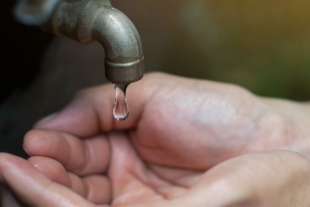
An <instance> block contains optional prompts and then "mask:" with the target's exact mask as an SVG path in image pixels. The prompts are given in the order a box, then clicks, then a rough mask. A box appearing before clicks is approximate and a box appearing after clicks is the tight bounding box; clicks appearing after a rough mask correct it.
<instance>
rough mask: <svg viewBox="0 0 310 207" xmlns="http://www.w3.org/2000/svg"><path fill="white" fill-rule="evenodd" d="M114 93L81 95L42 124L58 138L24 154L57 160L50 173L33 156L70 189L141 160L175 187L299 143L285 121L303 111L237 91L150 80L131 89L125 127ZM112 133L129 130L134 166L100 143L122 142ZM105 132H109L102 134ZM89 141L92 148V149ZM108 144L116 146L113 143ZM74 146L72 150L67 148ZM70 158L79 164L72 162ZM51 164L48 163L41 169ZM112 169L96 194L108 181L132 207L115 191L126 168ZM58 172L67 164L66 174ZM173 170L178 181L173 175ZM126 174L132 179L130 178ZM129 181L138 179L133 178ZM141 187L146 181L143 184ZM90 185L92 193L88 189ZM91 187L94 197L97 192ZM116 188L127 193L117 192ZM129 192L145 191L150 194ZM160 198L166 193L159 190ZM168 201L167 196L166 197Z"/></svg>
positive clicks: (46, 137) (31, 143)
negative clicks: (116, 114)
mask: <svg viewBox="0 0 310 207" xmlns="http://www.w3.org/2000/svg"><path fill="white" fill-rule="evenodd" d="M110 89H111V87H110ZM110 89H109V88H108V86H104V87H100V88H94V89H89V90H86V91H83V92H81V93H79V94H78V95H77V96H76V98H75V99H74V100H73V102H72V103H71V104H69V106H68V107H67V108H66V109H64V110H63V111H62V112H60V113H59V114H57V115H56V116H54V117H52V118H51V117H50V118H49V119H46V120H43V121H41V122H40V123H39V124H38V125H37V126H36V127H37V128H41V129H49V130H56V131H59V132H61V133H59V134H57V133H56V134H55V132H49V131H32V132H30V133H29V134H28V135H27V137H26V140H25V148H26V150H27V151H28V152H29V154H31V155H35V156H45V157H50V158H52V159H54V160H56V161H55V162H56V163H57V164H55V163H54V164H55V165H56V166H58V167H55V169H58V170H56V171H54V172H53V171H52V170H51V169H50V168H48V166H54V165H53V164H52V163H53V162H54V161H53V160H46V158H42V157H41V158H40V157H33V158H31V159H30V161H31V162H32V163H33V164H34V165H35V166H36V167H37V168H38V169H40V170H41V171H43V172H44V173H45V174H47V175H48V176H49V177H51V178H52V179H53V180H55V181H56V182H59V183H61V184H63V185H67V186H69V187H70V185H71V184H70V183H68V180H69V181H70V180H71V181H72V178H71V177H72V176H73V177H74V178H73V179H75V178H79V176H81V177H80V179H77V180H78V181H77V183H79V184H81V183H82V184H83V183H84V185H85V182H86V183H88V181H85V180H84V176H87V177H88V176H96V174H98V173H101V174H102V173H103V172H106V171H107V162H108V161H109V160H110V159H111V160H110V162H111V163H122V164H121V165H119V167H116V169H122V168H124V167H122V166H128V164H127V165H126V163H130V166H129V167H127V171H128V169H131V166H137V165H138V164H137V165H136V163H139V162H138V161H137V160H139V159H140V160H143V161H144V162H145V163H146V164H147V168H151V172H153V175H152V176H155V177H156V176H159V178H162V179H163V180H159V181H158V180H157V181H158V182H159V183H162V181H163V182H168V183H170V182H172V181H171V179H172V180H173V182H172V183H174V182H175V180H174V178H175V177H178V176H180V177H179V178H180V179H181V180H184V179H185V180H187V176H184V174H183V173H185V174H189V175H190V176H188V177H189V180H195V179H196V180H197V179H200V178H201V173H202V172H204V171H206V170H207V169H209V168H210V167H212V166H214V165H216V164H218V163H219V162H221V161H223V160H226V159H229V158H231V157H234V156H237V155H240V154H245V153H248V152H252V151H261V150H267V149H279V148H280V149H281V148H283V149H286V148H290V147H291V146H294V145H295V143H298V142H294V141H296V139H291V140H290V139H289V136H292V135H295V134H293V133H292V132H294V130H293V126H296V125H292V127H291V126H289V124H288V123H295V122H294V118H296V116H299V117H302V115H305V113H303V114H302V113H297V115H296V113H292V114H289V113H287V112H286V111H285V113H284V110H281V109H283V108H285V107H284V106H290V104H289V103H285V104H283V103H280V102H279V101H274V100H263V99H260V98H258V97H256V96H254V95H252V94H250V93H248V92H247V91H245V90H243V89H241V88H239V87H236V86H231V85H224V84H219V83H212V82H206V81H193V80H188V79H181V78H175V77H172V76H165V75H150V76H148V77H146V78H145V79H144V80H143V81H140V82H139V84H136V85H134V84H133V85H132V87H130V88H129V92H128V102H129V105H130V107H131V115H130V117H129V119H128V120H127V121H126V122H115V121H114V120H113V118H112V104H113V99H114V97H113V96H114V93H113V91H112V90H110ZM296 105H297V104H296ZM275 106H277V108H275ZM280 106H281V107H282V108H281V107H280ZM303 107H304V106H301V105H298V107H297V106H296V107H295V108H296V111H298V110H300V109H302V108H303ZM290 110H291V111H293V112H296V111H294V110H292V109H290ZM301 111H302V110H301ZM112 130H126V134H125V135H124V134H123V135H121V136H126V139H128V140H130V142H132V143H129V145H130V146H134V148H135V149H136V150H137V151H138V155H137V157H138V159H132V160H134V161H132V160H131V161H130V158H129V157H130V156H125V157H128V159H129V160H128V159H127V160H126V159H123V160H125V161H123V162H120V161H118V160H117V159H116V161H114V162H113V155H114V153H113V152H118V153H116V154H120V155H114V157H115V156H116V157H118V156H121V155H122V153H121V152H122V151H123V150H119V149H118V148H116V150H113V149H112V153H111V156H112V157H109V154H110V152H109V150H108V149H107V148H108V147H105V146H109V145H108V144H104V142H107V141H102V140H106V139H107V137H109V138H108V140H118V138H112V139H111V137H113V136H116V137H118V135H113V134H111V133H109V132H111V131H112ZM63 132H65V133H63ZM275 132H276V133H275ZM288 132H290V133H288ZM102 133H107V134H105V135H103V134H102ZM51 137H53V139H51ZM292 137H294V136H292ZM295 138H296V137H295ZM73 140H75V141H73ZM99 140H101V141H99ZM92 142H93V144H91V143H92ZM110 142H111V147H112V146H113V144H112V141H110ZM70 143H71V144H70ZM78 143H79V144H78ZM299 144H300V143H299ZM70 145H72V146H71V147H70ZM46 146H48V148H46ZM85 146H88V147H85ZM89 146H92V147H90V149H91V150H89V152H88V153H86V154H85V149H86V148H89ZM115 146H117V144H116V145H115ZM295 146H296V145H295ZM112 148H113V147H112ZM129 148H130V147H129ZM131 148H133V147H131ZM73 149H74V150H73ZM103 149H106V150H103ZM120 149H121V148H120ZM306 149H307V148H306ZM110 150H111V149H110ZM83 152H84V153H83ZM86 152H87V150H86ZM90 152H91V153H90ZM71 153H72V154H71ZM86 155H87V156H86ZM85 156H86V157H87V160H89V162H90V163H91V164H87V166H88V170H85V169H84V168H83V169H81V168H79V166H81V165H82V166H83V164H81V163H83V159H84V164H85ZM123 156H124V154H123ZM69 158H75V159H72V160H70V159H69ZM42 160H44V162H43V161H42ZM120 160H122V158H120ZM49 162H50V164H49V165H45V164H44V163H49ZM59 163H60V164H61V165H59ZM111 163H110V165H111V166H110V168H109V169H110V170H109V173H108V178H105V177H102V176H101V177H100V178H101V181H100V182H99V181H98V180H97V179H95V180H96V182H95V183H97V184H98V183H101V185H100V186H99V187H98V186H97V187H96V186H95V187H93V188H94V189H106V187H104V185H106V181H107V180H108V181H109V182H111V183H112V184H111V185H112V189H113V190H112V195H113V199H112V200H113V203H114V204H115V205H117V204H119V203H120V204H122V203H126V202H128V201H126V198H125V199H123V198H121V199H119V197H120V196H119V194H118V193H116V192H115V191H114V187H115V186H126V184H122V183H126V182H125V181H124V180H122V178H123V177H126V176H124V175H126V169H125V170H116V171H115V172H116V173H111V172H113V170H112V169H113V167H112V166H113V165H112V164H111ZM59 166H64V168H63V167H59ZM138 166H139V165H138ZM125 168H126V167H125ZM137 168H139V167H137ZM175 168H176V169H175ZM135 169H136V168H135ZM141 169H142V172H145V170H143V167H142V168H141V167H140V170H141ZM184 169H185V170H184ZM65 170H68V171H69V172H70V173H69V175H68V176H69V178H68V176H59V172H62V173H63V172H65ZM170 170H172V171H173V172H174V173H176V174H177V175H176V174H174V173H171V172H170ZM121 171H125V173H123V175H122V176H119V177H117V178H113V175H114V174H118V173H117V172H121ZM55 172H56V173H55ZM127 174H132V173H128V172H127ZM55 175H57V176H55ZM63 175H64V174H63ZM77 175H78V176H77ZM140 175H141V174H140ZM169 175H170V176H171V177H170V176H169ZM192 175H194V176H192ZM53 176H54V177H53ZM152 176H151V177H152ZM167 176H168V177H167ZM142 177H143V176H142ZM184 177H186V178H184ZM59 178H66V179H64V180H67V181H66V182H67V183H65V181H63V180H59ZM97 178H98V177H97ZM57 179H58V180H57ZM139 179H140V181H141V179H142V178H141V176H140V177H139V176H138V180H139ZM144 179H145V177H144ZM153 179H154V178H152V179H151V180H153ZM104 180H105V181H104ZM125 180H126V179H125ZM127 180H129V181H131V180H134V179H131V178H128V179H127ZM97 181H98V182H97ZM144 181H145V180H143V179H142V184H143V182H144ZM157 181H156V182H157ZM73 183H75V182H73ZM134 183H135V182H134ZM147 183H149V181H147ZM157 184H158V183H157ZM157 184H156V185H157ZM87 185H88V187H89V185H91V184H89V183H88V184H87ZM152 185H153V184H152ZM71 187H72V186H71ZM80 187H81V186H80ZM80 187H78V188H77V189H75V188H76V187H73V191H75V192H78V193H79V194H81V195H84V197H87V196H86V195H87V190H86V189H85V186H84V187H82V188H80ZM172 187H173V188H174V187H176V188H177V189H175V190H171V189H170V188H169V187H168V189H169V190H168V191H167V192H173V194H175V193H174V192H182V191H183V192H184V189H179V188H178V187H180V186H172ZM181 187H182V185H181ZM160 188H162V186H161V187H160ZM164 188H165V187H164ZM81 189H82V190H81ZM94 189H93V191H92V192H100V191H99V190H94ZM118 189H125V188H123V187H119V188H118ZM134 189H139V187H137V186H135V187H134ZM88 190H89V189H88ZM185 190H186V189H185ZM81 191H83V192H81ZM85 191H86V192H85ZM127 191H128V189H127ZM131 191H132V190H131ZM151 191H152V190H151ZM132 192H145V190H143V191H136V190H135V191H132ZM146 192H148V191H146ZM88 193H89V192H88ZM109 193H110V191H107V192H105V196H104V197H105V199H107V198H108V197H109V196H107V195H108V194H109ZM125 194H126V190H125ZM161 194H164V193H163V192H161V193H160V195H161ZM177 194H178V193H177ZM121 195H122V193H121ZM127 195H128V194H127ZM129 195H130V196H129V197H130V199H129V200H131V202H132V200H139V202H141V201H145V200H143V199H142V200H141V199H140V198H138V199H137V198H135V196H133V195H131V194H129ZM151 195H152V193H151ZM164 195H165V194H164ZM93 196H94V195H93ZM140 196H141V197H142V198H146V200H150V199H151V200H152V199H155V200H156V199H158V195H157V194H155V195H154V197H155V198H153V197H152V196H149V195H148V196H145V195H144V193H142V195H140ZM165 196H166V197H169V194H168V195H165ZM172 196H173V195H172ZM121 197H122V196H121ZM123 197H124V196H123ZM125 197H126V196H125ZM138 197H139V196H138ZM97 199H98V200H97ZM100 199H101V200H100ZM102 199H103V198H102V195H101V196H98V197H96V196H94V198H89V200H91V201H93V202H94V203H102V202H103V200H102ZM119 200H120V201H119ZM124 200H125V201H124ZM127 200H128V198H127ZM97 201H98V202H97ZM99 201H100V202H99ZM104 202H106V201H104ZM129 203H130V202H129Z"/></svg>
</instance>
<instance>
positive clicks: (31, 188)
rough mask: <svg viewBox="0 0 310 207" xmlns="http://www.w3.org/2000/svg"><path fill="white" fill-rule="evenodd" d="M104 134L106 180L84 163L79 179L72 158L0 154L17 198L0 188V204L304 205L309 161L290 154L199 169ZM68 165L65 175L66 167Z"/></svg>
mask: <svg viewBox="0 0 310 207" xmlns="http://www.w3.org/2000/svg"><path fill="white" fill-rule="evenodd" d="M64 136H65V135H64ZM109 139H110V142H111V150H112V153H111V157H112V159H111V162H110V167H109V169H108V172H107V177H106V176H105V175H104V174H99V173H98V174H97V175H96V174H91V171H96V170H98V168H97V169H96V168H95V169H92V168H88V169H87V170H86V171H85V173H84V174H83V175H82V174H81V175H80V176H78V174H80V170H82V171H83V169H86V168H87V167H81V166H80V168H75V170H73V169H72V168H70V167H67V165H70V163H67V165H64V166H62V165H61V164H60V163H59V162H58V161H57V160H52V159H48V158H42V157H33V158H31V159H30V160H29V162H30V163H29V162H28V161H26V160H22V159H21V158H17V157H14V156H12V155H7V154H0V175H1V178H2V181H4V182H5V183H6V184H7V185H8V186H9V187H10V189H11V190H12V191H13V192H14V194H15V198H18V199H19V202H16V200H14V198H13V197H10V196H8V195H7V194H4V193H2V200H1V206H3V207H13V206H14V207H26V206H31V207H42V206H44V207H81V206H83V207H110V206H124V207H180V206H193V207H200V206H210V207H237V206H238V207H241V206H242V207H254V206H255V207H265V206H281V207H291V206H309V204H310V198H309V196H308V195H309V184H310V182H309V173H310V162H309V160H307V159H306V158H304V157H302V156H300V155H299V154H297V153H294V152H290V151H269V152H260V153H250V154H246V155H242V156H240V157H236V158H232V159H230V160H227V161H224V162H223V163H221V164H219V165H217V166H215V167H213V168H211V169H210V170H208V171H206V172H203V171H200V172H199V171H194V170H191V169H178V168H173V167H163V166H157V165H153V164H149V163H144V162H143V160H142V159H141V158H140V157H139V155H138V154H137V153H136V152H135V150H134V148H133V147H132V145H131V143H130V141H129V140H128V139H127V137H126V136H125V135H124V134H121V133H115V134H112V135H111V137H109ZM115 150H117V151H115ZM113 151H114V152H113ZM81 153H83V152H81ZM71 161H72V162H74V161H73V159H72V160H71ZM31 163H32V164H34V166H35V167H34V166H33V165H32V164H31ZM80 163H82V162H80ZM84 164H85V163H84ZM86 165H87V164H85V166H86ZM73 166H74V165H73V164H72V165H71V167H73ZM66 167H67V168H68V170H71V172H66V170H65V168H66ZM75 167H76V166H75ZM105 170H107V169H105ZM40 171H41V172H43V173H45V174H46V175H47V176H48V177H50V178H47V177H46V176H44V175H43V174H42V173H41V172H40ZM87 171H88V173H89V174H87V173H86V172H87ZM3 196H4V197H3ZM21 203H22V204H21Z"/></svg>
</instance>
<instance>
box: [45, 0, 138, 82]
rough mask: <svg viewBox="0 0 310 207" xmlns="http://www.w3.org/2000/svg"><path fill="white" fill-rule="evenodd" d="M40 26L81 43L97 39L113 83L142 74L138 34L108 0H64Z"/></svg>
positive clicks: (133, 78)
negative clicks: (47, 20)
mask: <svg viewBox="0 0 310 207" xmlns="http://www.w3.org/2000/svg"><path fill="white" fill-rule="evenodd" d="M41 28H42V29H43V30H45V31H48V32H52V33H55V34H56V35H63V36H67V37H70V38H72V39H74V40H76V41H78V42H80V43H84V44H87V43H91V42H94V41H98V42H99V43H100V44H101V45H102V46H103V48H104V50H105V74H106V78H107V79H108V80H110V81H111V82H112V83H118V84H129V83H132V82H135V81H138V80H140V79H141V78H142V77H143V73H144V55H143V51H142V43H141V39H140V36H139V33H138V31H137V30H136V28H135V26H134V25H133V23H132V22H131V21H130V20H129V18H128V17H126V16H125V15H124V14H123V13H122V12H120V11H119V10H117V9H115V8H113V7H112V6H111V3H110V1H109V0H74V1H73V0H63V1H62V2H61V3H60V4H59V5H58V6H57V9H56V10H55V12H54V14H53V15H52V17H51V19H50V20H49V22H48V23H46V24H45V25H43V26H41Z"/></svg>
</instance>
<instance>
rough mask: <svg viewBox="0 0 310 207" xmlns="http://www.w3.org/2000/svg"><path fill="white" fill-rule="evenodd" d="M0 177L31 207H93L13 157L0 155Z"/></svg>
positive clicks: (23, 161)
mask: <svg viewBox="0 0 310 207" xmlns="http://www.w3.org/2000/svg"><path fill="white" fill-rule="evenodd" d="M0 175H1V178H2V180H3V182H5V183H6V184H7V185H8V186H9V188H10V189H11V190H12V191H13V192H14V194H15V195H16V196H17V197H18V198H19V199H20V200H22V201H23V203H25V204H27V205H28V206H31V207H42V206H44V207H64V206H66V207H79V206H83V207H93V206H94V205H93V204H91V203H90V202H89V201H87V200H85V199H83V198H82V197H81V196H79V195H77V194H75V193H74V192H72V191H71V190H69V189H68V188H66V187H64V186H62V185H60V184H57V183H55V182H53V181H51V180H50V179H48V178H47V177H45V176H44V175H43V174H42V173H41V172H39V171H38V170H37V169H35V168H34V167H33V166H32V165H31V164H30V163H28V162H27V161H26V160H23V159H21V158H18V157H15V156H13V155H9V154H5V153H1V154H0Z"/></svg>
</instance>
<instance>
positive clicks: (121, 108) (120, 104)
mask: <svg viewBox="0 0 310 207" xmlns="http://www.w3.org/2000/svg"><path fill="white" fill-rule="evenodd" d="M127 86H128V84H114V88H115V102H114V108H113V115H114V118H115V119H116V120H117V121H124V120H126V119H127V118H128V115H129V108H128V104H127V100H126V89H127Z"/></svg>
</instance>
